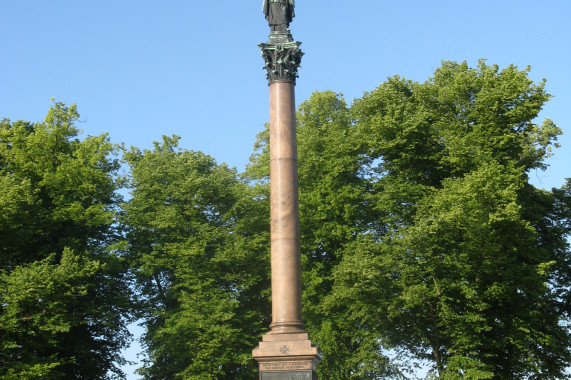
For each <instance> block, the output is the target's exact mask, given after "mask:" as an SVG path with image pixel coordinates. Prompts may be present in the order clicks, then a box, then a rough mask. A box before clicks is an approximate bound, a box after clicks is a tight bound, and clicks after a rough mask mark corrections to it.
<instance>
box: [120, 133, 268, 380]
mask: <svg viewBox="0 0 571 380" xmlns="http://www.w3.org/2000/svg"><path fill="white" fill-rule="evenodd" d="M177 144H178V138H177V137H173V138H170V137H164V138H163V141H162V143H155V145H154V149H153V150H145V151H140V150H138V149H132V150H131V151H130V152H127V153H126V155H125V160H126V161H127V162H128V164H129V165H130V167H131V176H132V177H131V186H132V198H131V200H130V201H129V202H128V203H127V204H125V205H124V209H125V223H127V224H128V225H129V228H130V229H129V232H128V235H127V236H128V241H129V244H130V248H129V250H130V252H131V255H132V257H131V259H132V262H133V269H134V271H135V272H136V276H137V279H138V284H139V287H140V290H141V292H142V294H143V296H144V297H145V300H146V304H145V307H144V309H143V317H144V325H145V327H146V333H145V335H144V337H143V343H144V345H145V346H146V348H147V352H148V354H149V361H148V362H147V363H146V365H145V367H144V368H143V369H142V370H141V371H140V373H141V374H142V375H143V376H144V378H146V379H219V378H232V379H246V378H253V377H254V376H255V375H254V373H255V371H256V365H255V362H254V361H253V359H252V357H251V350H252V348H253V347H254V346H255V345H256V344H257V341H258V339H259V337H260V336H261V334H262V331H263V330H264V329H265V328H266V326H267V325H269V317H270V315H269V306H270V304H269V300H268V297H269V291H268V287H269V262H268V253H269V252H268V247H269V244H268V243H269V240H268V239H269V236H268V225H267V224H268V223H267V221H268V217H269V211H268V209H267V204H266V203H263V202H260V201H259V199H258V197H259V195H258V194H257V193H256V192H255V189H253V188H250V187H249V186H247V184H246V183H245V182H243V181H242V180H240V179H239V177H238V175H237V173H236V171H235V170H234V169H230V168H228V167H227V166H226V165H217V164H216V162H215V161H214V160H213V159H212V158H211V157H209V156H207V155H205V154H203V153H200V152H193V151H186V150H182V149H178V147H177Z"/></svg>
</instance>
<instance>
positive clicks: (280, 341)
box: [252, 332, 321, 380]
mask: <svg viewBox="0 0 571 380" xmlns="http://www.w3.org/2000/svg"><path fill="white" fill-rule="evenodd" d="M252 356H253V357H254V359H256V361H257V362H258V364H259V365H260V380H317V374H316V368H317V365H318V364H319V362H320V361H321V353H320V352H319V349H318V348H317V347H315V346H313V344H312V343H311V340H309V334H308V333H306V332H304V333H292V334H287V333H286V334H275V333H271V332H270V333H267V334H266V335H264V336H263V337H262V341H261V342H260V344H259V345H258V347H256V348H254V350H253V351H252Z"/></svg>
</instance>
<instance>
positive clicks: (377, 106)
mask: <svg viewBox="0 0 571 380" xmlns="http://www.w3.org/2000/svg"><path fill="white" fill-rule="evenodd" d="M549 98H550V95H549V94H547V93H546V91H545V89H544V82H540V83H533V82H532V81H531V80H530V79H529V77H528V69H526V70H519V69H518V68H516V67H513V66H509V67H507V68H505V69H501V70H500V69H499V68H498V67H497V66H490V65H487V64H486V63H485V62H484V61H481V62H480V63H479V65H478V67H476V68H470V67H468V66H467V65H466V64H465V63H460V64H459V63H455V62H443V64H442V66H441V67H440V68H438V69H437V70H436V71H435V73H434V76H433V77H432V78H430V79H428V80H427V81H426V82H424V83H417V82H412V81H409V80H406V79H404V78H401V77H398V76H395V77H392V78H389V79H388V80H387V81H385V82H384V83H382V84H381V85H380V86H379V87H378V88H377V89H375V90H374V91H372V92H370V93H365V94H364V95H363V97H362V98H360V99H356V100H355V101H354V102H353V103H352V104H351V105H349V104H347V102H346V101H345V100H344V99H343V97H342V95H340V94H335V93H333V92H317V93H315V94H313V95H312V96H311V98H310V99H308V100H307V101H305V102H304V103H302V104H301V105H300V106H299V109H298V113H297V123H298V124H297V132H298V162H299V183H300V216H301V236H302V241H301V244H302V266H303V313H304V314H303V315H304V319H305V321H306V324H307V328H308V330H309V332H310V334H311V337H312V340H313V341H314V342H316V343H317V344H318V345H319V346H320V348H321V350H322V351H323V362H322V363H321V365H320V366H319V372H320V376H321V378H322V379H381V378H390V379H397V378H413V377H414V376H413V374H414V373H415V371H416V368H415V366H416V365H418V364H422V365H430V366H431V367H432V371H431V372H430V373H429V375H428V376H429V377H434V378H442V379H460V378H464V379H564V378H567V376H569V373H568V372H567V373H566V369H567V368H568V367H569V366H570V365H571V331H570V329H569V322H570V315H569V313H570V311H571V293H570V289H571V265H570V264H571V263H570V260H571V252H570V250H569V244H568V242H567V238H568V236H569V233H570V231H571V182H570V181H569V180H568V181H567V183H566V184H565V185H564V186H563V187H562V188H560V189H552V190H551V191H546V190H542V189H539V188H536V187H535V186H533V185H532V184H531V183H530V181H529V174H530V173H532V172H533V171H535V170H542V169H544V168H545V160H546V158H547V157H549V155H550V151H551V147H553V146H557V144H556V140H557V136H558V135H559V134H561V130H560V129H559V128H558V127H557V126H556V125H555V124H554V123H553V122H552V121H551V120H548V119H546V120H544V121H543V122H542V123H541V124H536V123H535V119H536V116H537V115H538V113H539V111H540V110H541V108H542V106H543V105H544V104H545V103H546V102H547V101H548V100H549ZM78 117H79V115H78V113H77V111H76V109H75V106H69V107H68V106H66V105H64V104H61V103H54V104H53V106H52V107H51V109H50V111H49V113H48V115H47V117H46V119H45V121H44V122H42V123H30V122H24V121H17V122H11V121H10V120H6V119H4V120H2V121H1V124H0V379H39V378H41V379H103V378H122V377H123V376H124V375H123V374H122V372H121V370H120V367H121V365H123V364H124V359H123V358H121V356H120V351H121V349H123V348H124V347H126V345H128V343H129V341H130V335H129V333H128V331H127V329H126V325H127V324H128V323H129V322H131V321H134V320H142V321H143V326H144V328H145V332H144V335H143V337H142V343H143V346H144V348H145V350H146V354H147V356H148V360H147V361H145V362H144V363H143V367H142V368H141V369H140V375H142V376H143V378H144V379H149V380H150V379H197V380H198V379H200V380H202V379H256V378H257V369H256V367H257V366H256V363H255V362H254V361H253V359H252V358H251V350H252V348H254V347H255V346H256V345H257V344H258V341H259V339H260V337H261V335H262V334H263V333H264V332H266V331H267V329H268V326H269V323H270V320H271V315H270V311H271V308H270V297H271V295H270V291H269V285H270V281H269V275H270V273H269V272H270V270H269V268H270V265H269V187H268V184H269V183H268V180H269V178H268V175H269V159H268V145H267V144H268V130H267V128H266V129H265V130H264V131H262V132H261V133H260V134H259V136H258V141H257V143H256V146H255V152H254V154H253V155H252V157H251V161H250V164H249V166H248V167H247V168H246V170H245V171H244V172H243V173H239V172H237V171H236V170H235V169H232V168H229V167H228V166H227V165H225V164H217V163H216V161H215V160H214V159H213V158H212V157H210V156H208V155H205V154H203V153H200V152H194V151H188V150H184V149H181V148H179V146H178V140H179V139H178V137H163V140H162V141H161V142H156V143H155V144H154V147H153V148H152V149H150V150H140V149H137V148H131V149H125V148H124V147H122V146H118V145H115V144H112V143H111V142H110V141H109V138H108V136H106V135H102V136H97V137H87V138H85V139H83V140H81V139H79V138H78V136H79V133H80V131H79V130H78V129H77V128H76V127H75V124H74V122H75V121H77V119H78ZM122 164H123V168H125V170H123V169H121V165H122ZM125 188H128V189H129V191H130V195H129V196H128V197H125V198H123V197H122V196H121V195H120V194H124V193H125V192H124V191H123V192H119V190H121V189H125Z"/></svg>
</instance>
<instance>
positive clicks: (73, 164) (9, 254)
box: [0, 103, 130, 379]
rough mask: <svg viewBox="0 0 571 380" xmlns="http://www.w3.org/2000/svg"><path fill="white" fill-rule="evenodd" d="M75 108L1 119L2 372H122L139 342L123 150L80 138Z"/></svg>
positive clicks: (99, 139)
mask: <svg viewBox="0 0 571 380" xmlns="http://www.w3.org/2000/svg"><path fill="white" fill-rule="evenodd" d="M78 117H79V115H78V113H77V111H76V108H75V106H70V107H67V106H65V105H63V104H61V103H54V105H53V106H52V107H51V108H50V111H49V113H48V115H47V116H46V118H45V121H44V122H43V123H29V122H24V121H18V122H14V123H12V122H10V121H9V120H6V119H4V120H2V121H1V122H0V378H3V379H4V378H5V379H37V378H46V379H63V378H65V379H102V378H107V377H121V376H122V373H121V370H120V369H119V368H118V366H117V365H118V364H119V365H120V364H122V363H124V359H122V358H121V356H120V355H119V353H120V350H121V348H123V347H125V346H126V345H127V343H128V341H129V333H128V331H127V330H126V326H125V323H126V321H127V318H128V315H129V311H130V301H129V294H130V292H129V287H128V284H127V281H126V279H125V277H124V269H125V265H124V264H123V261H122V259H121V257H120V255H119V254H118V253H117V251H116V250H114V249H113V248H112V243H113V242H114V241H116V240H117V238H118V233H117V231H116V228H117V226H116V225H115V224H114V223H115V213H116V208H117V200H118V196H117V195H116V194H115V190H116V189H117V188H118V186H119V183H118V180H117V170H118V169H119V162H118V161H117V159H115V158H113V156H114V155H115V154H116V153H117V152H118V149H117V148H118V147H117V146H115V145H113V144H111V143H110V142H109V139H108V137H107V136H106V135H101V136H96V137H88V138H86V139H84V140H79V139H78V137H77V136H78V135H79V133H80V131H79V130H78V129H77V128H76V127H75V125H74V123H75V121H76V120H77V118H78Z"/></svg>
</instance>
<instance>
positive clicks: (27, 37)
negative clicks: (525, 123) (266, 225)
mask: <svg viewBox="0 0 571 380" xmlns="http://www.w3.org/2000/svg"><path fill="white" fill-rule="evenodd" d="M261 3H262V2H261V0H254V1H252V0H250V1H230V0H221V1H212V0H206V1H199V0H194V1H190V0H186V1H183V0H168V1H150V0H139V1H126V0H124V1H118V0H115V1H110V0H99V1H93V0H83V1H71V0H68V1H62V0H50V1H47V0H35V1H34V0H0V49H1V50H0V52H1V54H0V118H1V117H6V118H9V119H11V120H13V121H15V120H19V119H24V120H30V121H41V120H42V119H43V118H44V116H45V114H46V113H47V111H48V109H49V106H50V104H51V103H50V98H52V97H55V98H56V100H57V101H62V102H65V103H68V104H71V103H76V104H77V106H78V110H79V112H80V114H81V123H80V124H79V127H80V128H82V129H83V130H84V131H85V134H89V135H97V134H100V133H103V132H109V134H110V136H111V140H112V141H113V142H117V143H119V142H124V143H125V144H126V145H127V146H136V147H139V148H150V147H151V146H152V142H153V141H156V140H160V138H161V135H163V134H166V135H171V134H177V135H180V136H181V137H182V140H181V146H182V147H183V148H187V149H193V150H200V151H203V152H205V153H207V154H210V155H212V156H213V157H214V158H216V159H217V161H218V162H226V163H228V164H229V165H230V166H236V167H237V168H238V170H243V168H244V166H245V165H246V164H247V162H248V157H249V155H250V154H251V153H252V146H253V143H254V141H255V138H256V134H257V133H258V132H259V131H260V130H261V129H262V128H263V124H264V123H265V122H266V121H267V120H268V115H269V110H268V89H267V82H266V79H265V74H264V72H263V70H262V66H263V61H262V59H261V57H260V53H259V49H258V47H257V44H258V43H260V42H265V41H267V35H268V33H269V29H268V26H267V24H266V21H265V20H264V16H263V14H262V11H261V7H262V4H261ZM296 16H297V17H296V18H295V19H294V22H293V23H292V25H291V30H292V33H293V36H294V38H295V39H296V40H298V41H302V42H303V44H302V50H303V51H304V52H305V56H304V57H303V60H302V68H301V69H300V73H299V74H300V78H299V79H298V82H297V86H296V99H297V103H298V104H299V103H301V102H302V101H304V100H306V99H307V98H308V97H309V96H310V95H311V93H312V92H314V91H320V90H333V91H336V92H340V93H343V94H344V95H345V98H346V99H347V101H349V102H351V101H352V100H353V99H354V98H356V97H360V96H361V95H362V94H363V92H365V91H371V90H374V89H375V88H376V87H377V86H378V85H379V84H380V83H382V82H383V81H384V80H385V79H386V78H387V77H390V76H393V75H395V74H398V75H401V76H404V77H406V78H408V79H412V80H416V81H424V80H426V79H428V78H429V77H430V76H431V75H432V73H433V72H434V70H435V69H436V68H437V67H439V66H440V63H441V61H442V60H455V61H464V60H466V61H467V62H468V63H469V64H470V65H471V66H475V65H476V63H477V61H478V59H479V58H486V59H487V60H488V63H489V64H498V65H499V66H500V67H506V66H507V65H509V64H510V63H513V64H515V65H517V66H518V67H520V68H524V67H526V66H527V65H530V66H531V67H532V70H531V74H530V77H531V78H532V79H533V80H534V81H539V80H541V79H542V78H546V79H547V90H548V92H549V93H551V94H552V95H553V96H554V98H553V99H552V100H551V101H550V102H549V103H548V104H547V105H546V107H545V108H544V110H543V111H542V113H541V114H540V119H543V118H545V117H548V118H550V119H552V120H554V121H555V122H556V124H557V125H558V126H559V127H561V128H562V129H563V131H564V135H563V136H562V137H561V138H560V140H559V141H560V143H561V145H562V147H561V148H560V149H558V150H556V151H555V152H554V153H555V155H554V157H552V158H551V159H550V160H549V162H548V163H549V164H550V167H549V169H548V170H547V171H546V172H540V171H539V172H534V173H531V178H532V180H533V181H534V183H535V184H536V185H538V186H540V187H544V188H551V187H559V186H561V185H562V184H563V182H564V180H565V178H566V177H571V173H570V170H569V169H568V168H569V166H570V165H569V163H571V153H570V152H571V151H570V148H571V114H570V112H569V110H570V108H571V73H570V72H571V71H570V69H569V63H570V62H571V28H569V27H568V24H569V20H571V1H569V0H545V1H537V0H496V1H490V0H480V1H461V0H456V1H453V0H432V1H425V0H424V1H421V0H401V1H396V0H393V1H381V0H361V1H341V0H338V1H326V0H311V1H307V0H305V1H304V0H298V1H297V2H296ZM539 122H540V121H539Z"/></svg>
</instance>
